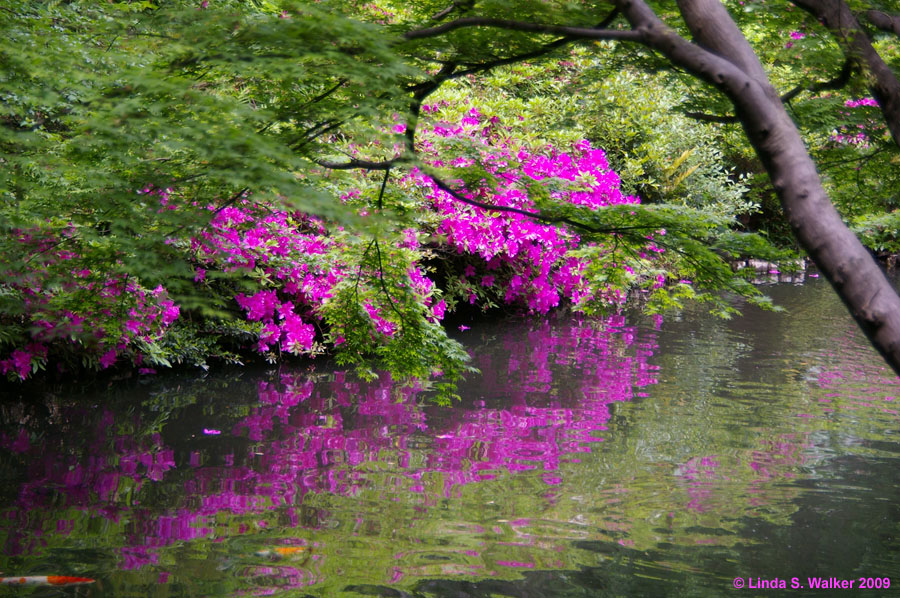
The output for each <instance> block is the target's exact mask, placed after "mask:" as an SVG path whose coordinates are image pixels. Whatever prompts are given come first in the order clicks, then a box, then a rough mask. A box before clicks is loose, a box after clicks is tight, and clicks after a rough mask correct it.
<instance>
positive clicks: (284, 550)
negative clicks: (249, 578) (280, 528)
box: [255, 546, 306, 556]
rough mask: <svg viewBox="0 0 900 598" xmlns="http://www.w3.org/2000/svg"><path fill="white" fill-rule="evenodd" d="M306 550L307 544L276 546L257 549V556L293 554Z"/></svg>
mask: <svg viewBox="0 0 900 598" xmlns="http://www.w3.org/2000/svg"><path fill="white" fill-rule="evenodd" d="M305 551H306V546H276V547H275V548H272V549H271V550H268V549H267V550H257V551H256V553H255V554H256V556H275V555H278V556H292V555H295V554H300V553H301V552H305Z"/></svg>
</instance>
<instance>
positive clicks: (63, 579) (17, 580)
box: [0, 575, 97, 586]
mask: <svg viewBox="0 0 900 598" xmlns="http://www.w3.org/2000/svg"><path fill="white" fill-rule="evenodd" d="M95 581H97V580H95V579H91V578H90V577H71V576H68V575H27V576H20V577H0V584H3V585H17V586H18V585H30V586H78V585H83V584H87V583H94V582H95Z"/></svg>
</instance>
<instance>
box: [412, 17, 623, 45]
mask: <svg viewBox="0 0 900 598" xmlns="http://www.w3.org/2000/svg"><path fill="white" fill-rule="evenodd" d="M465 27H494V28H497V29H507V30H509V31H524V32H527V33H547V34H553V35H564V36H566V37H572V38H580V39H597V40H625V41H640V35H639V34H638V33H637V32H636V31H633V30H629V29H594V28H591V27H569V26H566V25H550V24H542V23H529V22H526V21H513V20H510V19H494V18H490V17H462V18H459V19H455V20H453V21H448V22H447V23H444V24H442V25H436V26H434V27H429V28H427V29H414V30H412V31H407V32H406V33H405V34H403V38H404V39H406V40H416V39H425V38H429V37H436V36H438V35H442V34H444V33H449V32H450V31H454V30H456V29H463V28H465Z"/></svg>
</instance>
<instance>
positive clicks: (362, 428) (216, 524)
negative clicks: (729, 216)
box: [0, 281, 900, 598]
mask: <svg viewBox="0 0 900 598" xmlns="http://www.w3.org/2000/svg"><path fill="white" fill-rule="evenodd" d="M767 290H768V292H769V293H770V294H771V295H772V296H773V298H774V299H775V301H776V302H777V303H778V304H780V305H782V306H784V307H785V308H786V311H785V312H782V313H771V312H760V311H758V310H756V309H753V308H746V310H745V316H744V317H741V318H736V319H734V320H730V321H723V320H719V319H716V318H714V317H711V316H709V315H707V314H706V313H705V312H704V311H703V309H702V307H701V308H696V307H695V308H690V309H686V310H684V311H683V312H681V313H679V314H675V315H671V316H667V317H666V318H665V319H660V318H654V317H647V316H639V315H636V316H634V317H615V318H611V319H609V320H607V321H605V322H596V321H593V322H592V321H589V320H582V319H578V318H572V317H562V316H560V317H556V318H548V319H542V320H526V319H512V320H502V321H495V322H490V323H483V324H479V325H478V326H475V327H473V329H471V330H467V331H464V332H460V333H459V338H460V340H462V341H463V342H464V343H466V345H467V347H468V348H469V350H470V351H471V353H472V355H473V363H474V365H475V366H476V367H478V368H479V369H480V370H481V371H482V374H481V375H478V376H472V377H471V378H470V379H469V380H468V381H467V382H466V383H465V384H464V385H463V386H462V388H461V395H462V397H463V398H462V401H460V402H459V403H458V404H456V405H454V406H453V407H450V408H444V407H438V406H434V405H432V404H430V403H429V402H428V401H427V398H426V394H425V393H424V392H422V391H421V390H420V389H416V388H415V387H412V388H410V387H403V386H402V385H399V384H395V383H393V382H392V381H391V380H390V379H389V377H386V376H385V377H382V379H380V380H378V381H375V382H370V383H366V382H361V381H359V380H358V379H356V378H354V377H353V376H352V375H350V374H349V373H346V372H342V371H338V370H335V369H334V368H333V367H330V366H328V365H327V364H324V363H323V364H317V365H316V366H315V367H312V366H308V365H307V366H303V367H293V368H292V367H290V366H282V367H280V368H273V369H258V370H251V369H247V370H239V371H230V372H219V373H215V374H212V375H209V376H205V377H201V376H190V375H188V376H185V375H182V376H161V377H156V378H147V379H143V380H141V381H140V382H134V383H123V384H121V385H117V386H114V387H112V388H110V389H108V390H106V391H103V392H94V393H92V394H69V393H68V392H65V391H58V392H55V393H52V394H48V395H45V396H41V397H29V399H28V400H26V401H22V400H12V399H10V398H9V397H7V398H6V400H4V401H3V402H2V403H0V546H2V556H0V571H2V572H3V573H2V575H4V576H13V577H15V576H39V575H69V576H84V577H90V578H94V579H96V580H97V581H96V582H95V583H93V584H91V585H83V586H72V587H63V588H57V587H45V586H22V587H9V586H0V596H2V595H6V594H8V595H28V596H60V595H71V596H142V597H143V596H158V597H169V596H292V597H293V596H316V597H319V596H322V597H330V596H348V597H349V596H385V597H388V596H390V597H395V596H396V597H402V596H410V597H444V596H452V597H457V596H458V597H484V598H487V597H498V596H517V597H545V596H548V597H557V596H558V597H576V596H578V597H582V596H584V597H587V596H603V597H606V596H721V595H725V594H729V595H735V596H758V595H764V596H766V595H785V594H787V593H789V594H790V595H799V596H805V595H809V596H829V595H837V594H841V595H845V594H852V595H854V596H856V595H863V596H884V595H891V594H892V593H896V594H898V595H900V591H898V588H900V540H898V532H900V434H898V428H900V425H898V424H900V383H898V380H897V379H896V377H895V376H894V375H893V373H892V372H891V371H890V370H889V369H888V368H887V366H885V365H884V364H883V363H882V361H881V359H880V358H879V357H878V356H877V354H876V353H875V352H874V350H872V349H871V348H870V347H869V346H868V344H867V342H866V341H865V339H864V338H863V336H862V335H861V333H860V332H858V331H857V330H856V327H855V325H854V324H853V322H852V321H851V319H850V318H849V316H848V315H847V314H846V312H845V310H844V308H843V306H842V305H841V304H840V302H839V301H838V300H837V298H836V297H835V296H834V294H833V293H832V292H831V290H830V288H828V287H827V285H826V284H825V283H824V282H819V281H809V282H807V283H806V284H804V285H774V286H771V287H769V288H768V289H767ZM736 578H737V580H736ZM810 578H819V579H820V581H818V582H816V580H815V579H810ZM832 578H834V579H835V580H839V581H840V580H846V581H847V582H848V583H849V582H850V581H852V582H853V585H852V589H846V590H840V589H831V588H830V587H826V586H822V584H823V583H825V584H830V583H832ZM860 578H862V581H860ZM781 583H784V584H785V586H786V588H787V589H786V590H770V589H766V586H771V585H774V586H775V587H777V586H778V585H779V584H781ZM816 583H818V584H819V587H818V588H811V587H810V585H811V584H813V585H814V584H816ZM861 583H863V584H868V585H871V586H874V587H873V589H864V590H860V589H859V587H860V584H861ZM738 584H743V587H742V588H741V589H735V586H736V585H738ZM792 584H793V586H794V587H793V588H792ZM886 584H890V585H891V587H890V588H885V587H884V586H885V585H886Z"/></svg>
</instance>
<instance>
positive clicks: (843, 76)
mask: <svg viewBox="0 0 900 598" xmlns="http://www.w3.org/2000/svg"><path fill="white" fill-rule="evenodd" d="M854 66H855V62H854V61H853V60H852V59H850V58H847V60H845V61H844V66H843V67H842V68H841V72H840V73H839V74H838V76H837V77H835V78H834V79H829V80H828V81H817V82H815V83H811V84H809V85H798V86H797V87H795V88H794V89H792V90H790V91H789V92H787V93H785V94H782V96H781V102H782V103H783V104H786V103H788V102H790V101H791V100H793V99H794V98H795V97H797V96H798V95H800V94H801V93H803V92H804V91H809V92H812V93H815V92H817V91H824V90H826V89H841V88H842V87H845V86H846V85H847V84H848V83H849V82H850V77H851V76H852V75H853V67H854ZM684 115H685V116H687V117H688V118H693V119H694V120H702V121H706V122H714V123H736V122H738V117H736V116H733V115H730V114H727V115H718V114H706V113H704V112H685V113H684Z"/></svg>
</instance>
